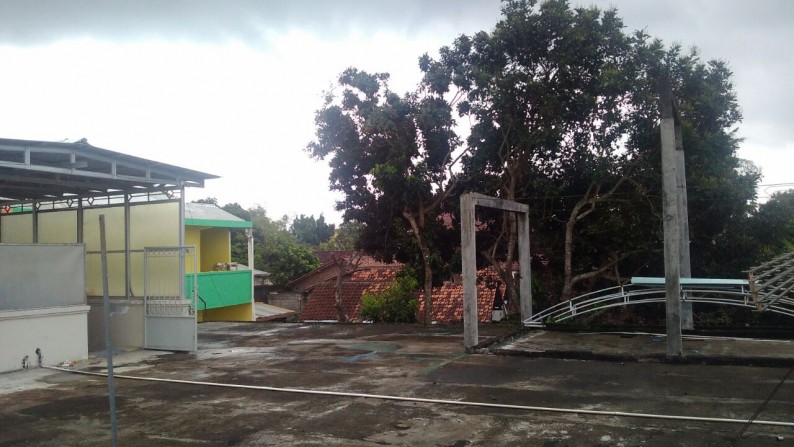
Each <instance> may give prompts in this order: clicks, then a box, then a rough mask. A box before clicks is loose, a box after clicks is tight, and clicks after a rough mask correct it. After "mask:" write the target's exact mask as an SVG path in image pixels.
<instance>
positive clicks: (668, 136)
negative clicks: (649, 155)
mask: <svg viewBox="0 0 794 447" xmlns="http://www.w3.org/2000/svg"><path fill="white" fill-rule="evenodd" d="M660 84H661V85H660V92H659V103H660V104H659V109H660V112H661V118H662V119H661V134H662V202H663V210H664V217H663V223H664V284H665V297H666V306H665V310H666V324H667V356H668V357H681V356H682V355H683V344H682V340H681V311H682V309H681V253H682V249H681V247H682V246H683V244H684V243H683V242H682V240H681V239H682V232H681V225H680V223H681V217H680V212H681V209H680V207H679V191H678V184H679V180H680V178H681V176H682V175H681V174H679V164H678V163H679V162H678V156H677V154H676V152H678V151H676V146H677V144H676V140H677V138H676V137H677V132H676V130H677V129H676V128H677V127H679V126H680V125H679V126H677V125H676V124H678V123H677V122H676V121H677V119H676V111H675V105H674V104H673V94H672V89H671V88H670V84H669V81H667V80H666V79H665V80H664V81H662V82H661V83H660ZM678 130H679V132H680V129H678ZM681 152H682V156H683V151H681ZM687 245H688V244H687Z"/></svg>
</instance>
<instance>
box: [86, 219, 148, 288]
mask: <svg viewBox="0 0 794 447" xmlns="http://www.w3.org/2000/svg"><path fill="white" fill-rule="evenodd" d="M102 214H104V215H105V244H106V247H107V250H108V251H114V250H117V251H120V253H108V255H107V260H108V289H109V290H108V294H109V295H110V296H124V295H126V292H125V290H124V288H125V284H124V278H125V269H124V207H123V206H114V207H108V208H91V209H86V210H84V211H83V242H84V243H85V249H86V258H85V264H86V265H85V268H86V288H87V289H88V295H89V296H102V259H101V256H100V254H99V251H100V249H101V247H100V241H99V216H100V215H102ZM91 252H95V253H91ZM135 294H136V296H140V295H142V294H143V290H140V291H137V290H136V291H135Z"/></svg>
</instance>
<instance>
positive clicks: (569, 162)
mask: <svg viewBox="0 0 794 447" xmlns="http://www.w3.org/2000/svg"><path fill="white" fill-rule="evenodd" d="M502 13H503V14H502V19H501V20H500V21H499V22H498V23H497V24H496V25H495V27H494V28H493V29H492V30H491V31H481V32H478V33H475V34H474V35H471V36H468V35H461V36H459V37H458V38H456V39H455V40H454V41H453V42H452V43H451V44H450V45H449V46H444V47H442V48H441V49H440V50H439V51H438V54H437V56H430V55H428V54H425V55H423V56H421V57H420V58H419V67H420V69H421V70H422V72H423V79H422V81H421V83H420V84H419V85H418V86H417V88H416V90H415V91H414V92H411V93H406V94H404V95H399V94H397V93H395V92H392V91H391V90H390V89H389V87H388V78H389V77H388V75H387V74H369V73H366V72H362V71H359V70H357V69H355V68H350V69H348V70H346V71H345V72H344V73H342V75H341V76H340V77H339V79H338V85H339V86H340V87H341V88H342V89H343V91H342V92H341V94H338V95H336V94H329V95H328V96H327V97H326V101H325V103H324V104H323V106H322V107H321V108H320V109H319V110H318V111H317V114H316V117H315V124H316V139H315V141H313V142H311V143H310V144H309V145H308V148H307V150H308V152H309V153H310V155H311V156H313V157H316V158H320V159H325V158H328V159H329V165H330V166H331V176H330V185H331V189H333V190H337V191H340V192H342V193H343V196H344V199H343V200H342V201H340V202H339V203H338V204H337V207H338V209H339V210H342V211H344V218H345V219H346V220H350V221H356V222H358V223H360V224H361V225H362V229H361V231H362V233H361V235H362V237H361V238H360V239H359V248H363V249H365V250H366V251H367V252H368V253H370V254H375V255H376V256H378V257H380V258H381V259H386V260H389V259H393V258H400V257H402V259H405V260H408V261H410V260H411V259H413V260H416V259H421V260H422V264H423V266H424V272H425V289H426V291H425V293H426V296H427V299H429V292H428V287H429V284H430V283H431V281H430V279H428V278H430V277H431V276H432V272H433V271H436V272H437V271H439V270H443V268H444V267H443V265H444V264H446V265H447V266H449V265H450V264H452V263H454V259H455V249H456V247H457V246H459V244H460V239H459V236H458V234H459V233H457V231H459V230H458V229H457V228H455V227H456V225H457V221H456V218H455V215H456V214H457V202H458V199H459V196H460V194H462V193H464V192H467V191H476V192H480V193H484V194H488V195H492V196H497V197H500V198H504V199H508V200H514V201H518V202H523V203H527V204H528V205H529V206H530V213H531V226H532V251H533V253H534V254H535V255H534V258H533V262H535V263H537V264H538V265H537V266H536V267H538V268H536V269H535V272H536V273H535V274H536V276H537V278H536V281H537V280H540V281H541V282H542V287H541V288H540V289H541V290H542V291H543V292H544V293H543V294H542V295H543V296H545V298H544V299H548V300H552V301H556V300H559V299H565V298H570V297H571V296H573V295H574V294H575V293H580V292H584V291H587V290H590V289H593V288H595V287H598V286H600V285H612V284H614V283H620V282H623V281H625V280H626V279H627V278H628V277H630V276H634V275H647V276H661V275H663V262H662V241H663V234H662V221H661V201H662V199H661V173H660V171H661V167H660V164H661V163H660V159H661V155H660V150H661V149H660V146H661V143H660V128H659V126H660V116H659V107H658V103H657V101H658V95H659V89H660V85H661V84H663V83H665V84H669V85H670V86H671V87H672V90H673V94H674V97H675V98H676V100H677V109H678V110H679V112H680V118H681V123H682V128H683V131H682V138H683V147H684V150H685V158H686V172H687V183H688V185H687V186H688V196H689V227H690V236H691V237H690V246H691V256H692V267H693V274H694V275H697V276H704V277H708V276H712V277H738V276H739V275H741V270H742V269H746V268H747V267H749V266H750V265H752V264H753V263H754V262H756V261H757V259H758V256H760V254H761V253H762V252H764V251H766V252H772V251H776V250H780V249H783V248H785V247H789V248H790V247H791V241H790V237H789V238H788V239H787V237H788V236H789V235H787V234H786V233H785V232H786V231H789V230H790V226H787V224H786V223H785V222H786V219H790V216H789V215H788V214H787V213H786V209H789V208H786V207H787V206H788V207H790V206H791V203H790V202H791V200H789V199H790V197H789V196H788V195H780V196H776V197H774V198H773V200H771V201H770V202H769V203H768V204H765V205H764V206H762V207H761V208H758V204H757V202H756V192H755V191H756V186H757V184H758V182H759V180H760V178H761V173H760V172H759V170H758V169H757V168H756V167H755V166H754V165H753V164H752V163H750V162H748V161H746V160H741V159H740V158H738V156H737V149H738V146H739V143H740V141H741V140H740V138H739V136H738V130H737V129H738V124H739V122H740V121H741V112H740V108H739V105H738V101H737V98H736V94H735V92H734V90H733V85H732V83H731V76H732V74H731V72H730V69H729V68H728V65H727V63H726V62H724V61H703V60H701V58H700V55H699V53H698V52H697V50H691V51H689V52H684V51H682V50H681V47H680V46H678V45H672V46H669V47H666V46H665V45H664V44H663V43H662V42H661V41H660V40H658V39H653V38H651V37H650V36H648V35H647V34H645V33H644V32H641V31H639V32H635V33H627V32H625V31H624V25H623V23H622V20H621V19H620V17H619V15H618V13H617V11H615V10H611V9H610V10H606V11H602V10H599V9H598V8H595V7H587V8H582V7H579V8H571V7H570V6H569V4H568V2H567V1H564V0H549V1H545V2H537V1H534V0H508V1H505V2H503V8H502ZM455 115H457V117H455ZM457 118H460V121H461V122H468V123H471V126H470V128H469V129H468V131H467V132H465V133H467V134H468V137H467V138H465V139H462V138H461V137H459V136H458V134H457V131H458V130H459V129H461V127H460V126H458V125H457ZM478 213H479V214H478V221H479V230H478V235H477V239H478V243H479V244H481V246H486V247H487V248H486V249H484V250H482V253H481V255H482V257H481V259H480V262H481V263H484V262H490V263H491V264H493V265H494V266H495V267H497V269H502V273H503V278H504V279H505V282H506V283H508V285H509V286H511V290H512V289H513V288H514V285H513V284H512V283H511V281H512V279H511V278H512V276H511V275H510V274H509V272H508V269H506V268H502V267H503V266H510V265H512V263H513V261H514V259H515V245H516V239H517V237H516V229H515V225H514V223H513V222H512V221H511V219H510V218H509V217H505V216H503V215H502V213H501V212H493V211H482V212H478ZM772 221H774V222H775V224H774V227H775V228H780V229H781V230H780V234H777V235H774V236H771V237H772V239H774V241H772V240H766V241H764V242H761V241H762V240H763V236H762V235H761V234H759V232H758V231H754V230H753V228H754V226H755V225H758V224H760V223H761V222H772ZM788 222H791V221H790V220H789V221H788ZM768 225H770V224H768ZM451 234H454V235H455V236H454V237H449V236H450V235H451ZM762 246H763V247H762ZM736 253H743V254H744V256H736ZM513 292H515V291H514V290H513ZM515 296H517V294H516V295H515ZM541 304H542V303H541ZM426 309H427V307H426Z"/></svg>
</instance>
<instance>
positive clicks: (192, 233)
mask: <svg viewBox="0 0 794 447" xmlns="http://www.w3.org/2000/svg"><path fill="white" fill-rule="evenodd" d="M185 245H187V246H188V247H189V246H193V247H196V264H197V265H198V266H199V270H200V269H201V229H200V228H198V227H185ZM185 271H187V272H188V273H193V263H192V262H190V261H188V262H186V265H185Z"/></svg>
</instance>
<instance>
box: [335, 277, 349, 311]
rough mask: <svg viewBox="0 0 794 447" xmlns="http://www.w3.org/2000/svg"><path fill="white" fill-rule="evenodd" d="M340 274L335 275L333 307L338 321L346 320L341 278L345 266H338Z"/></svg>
mask: <svg viewBox="0 0 794 447" xmlns="http://www.w3.org/2000/svg"><path fill="white" fill-rule="evenodd" d="M339 270H340V274H339V275H338V276H337V277H336V288H335V289H334V307H335V308H336V315H337V320H338V321H339V322H340V323H344V322H345V321H347V316H346V315H345V309H344V308H343V307H342V278H343V276H344V270H345V268H340V269H339Z"/></svg>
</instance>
